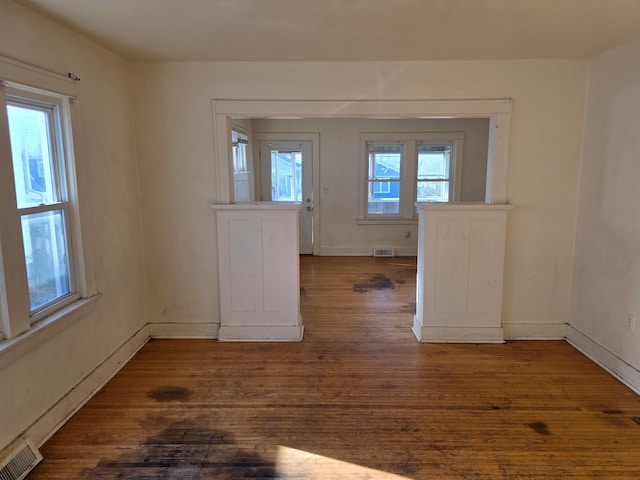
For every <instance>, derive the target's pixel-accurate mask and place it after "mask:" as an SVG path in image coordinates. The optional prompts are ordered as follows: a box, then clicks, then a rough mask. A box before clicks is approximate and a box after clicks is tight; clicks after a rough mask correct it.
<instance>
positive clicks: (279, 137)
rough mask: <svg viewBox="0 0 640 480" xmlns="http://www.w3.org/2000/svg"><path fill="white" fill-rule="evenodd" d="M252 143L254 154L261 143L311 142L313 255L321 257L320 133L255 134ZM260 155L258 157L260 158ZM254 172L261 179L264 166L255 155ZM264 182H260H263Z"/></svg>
mask: <svg viewBox="0 0 640 480" xmlns="http://www.w3.org/2000/svg"><path fill="white" fill-rule="evenodd" d="M250 140H251V142H252V144H253V145H252V147H253V151H254V152H260V142H261V141H273V142H288V141H294V142H311V165H312V174H311V175H312V184H313V227H312V228H313V238H314V240H313V254H314V255H320V253H319V252H320V250H319V248H320V247H319V245H318V244H319V243H320V242H319V240H320V239H321V238H322V236H321V234H320V232H321V224H320V201H321V198H320V133H318V132H309V133H304V132H293V133H282V132H273V133H271V132H253V135H252V136H251V139H250ZM259 155H260V154H259V153H258V157H259ZM253 160H254V171H255V172H256V176H255V177H254V178H255V179H261V178H262V177H261V175H262V172H261V169H262V165H261V164H260V161H256V158H255V155H254V159H253ZM261 181H262V180H260V182H261ZM258 184H259V182H256V189H255V192H254V193H255V196H256V197H255V198H260V195H259V193H260V192H259V191H258V190H259V189H258V188H257V185H258Z"/></svg>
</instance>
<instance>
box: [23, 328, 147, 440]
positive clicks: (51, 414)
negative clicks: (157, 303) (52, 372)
mask: <svg viewBox="0 0 640 480" xmlns="http://www.w3.org/2000/svg"><path fill="white" fill-rule="evenodd" d="M148 340H149V334H148V331H147V326H146V325H145V326H144V327H142V328H141V329H140V330H138V331H137V332H136V333H135V334H134V335H132V336H131V337H130V338H129V339H128V340H127V341H126V342H125V343H124V344H123V345H121V346H120V347H119V348H118V349H117V350H116V351H115V352H113V353H112V354H111V355H110V356H109V357H107V358H106V359H105V360H104V361H103V362H102V363H101V364H100V365H98V366H97V367H96V368H94V369H93V371H91V372H90V373H89V374H88V375H87V376H85V377H84V378H83V379H82V380H81V381H80V382H79V383H78V384H77V385H76V386H74V387H73V388H72V389H71V390H70V391H69V392H68V393H67V394H66V395H64V396H63V397H62V398H61V399H60V400H58V401H57V402H56V403H55V404H54V405H53V406H52V407H51V408H50V409H49V410H47V411H46V412H45V413H44V414H43V415H42V416H40V418H38V419H37V420H36V421H35V422H33V423H32V424H31V426H30V427H29V428H27V430H25V431H24V432H23V433H22V435H20V437H19V438H21V437H30V438H32V439H33V441H34V442H35V443H36V444H37V445H38V446H41V445H42V444H43V443H44V442H46V441H47V440H48V439H49V438H50V437H51V436H52V435H53V434H54V433H56V432H57V431H58V430H59V429H60V428H61V427H62V426H63V425H64V424H65V423H66V422H67V421H68V420H69V419H70V418H71V417H72V416H73V415H74V414H75V413H76V412H77V411H78V410H79V409H80V408H82V407H83V406H84V404H85V403H87V402H88V401H89V400H90V399H91V398H92V397H93V396H94V395H95V394H96V393H97V392H98V391H99V390H100V389H101V388H102V387H103V386H104V385H106V383H107V382H108V381H109V380H111V378H113V376H114V375H115V374H116V373H118V372H119V371H120V369H121V368H122V367H124V366H125V365H126V364H127V362H128V361H129V360H130V359H131V358H132V357H133V356H134V355H135V354H136V353H138V351H139V350H140V349H141V348H142V347H143V346H144V345H145V344H146V343H147V341H148Z"/></svg>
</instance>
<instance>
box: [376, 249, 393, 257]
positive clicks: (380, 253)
mask: <svg viewBox="0 0 640 480" xmlns="http://www.w3.org/2000/svg"><path fill="white" fill-rule="evenodd" d="M373 256H374V257H395V256H396V253H395V252H394V250H393V248H374V249H373Z"/></svg>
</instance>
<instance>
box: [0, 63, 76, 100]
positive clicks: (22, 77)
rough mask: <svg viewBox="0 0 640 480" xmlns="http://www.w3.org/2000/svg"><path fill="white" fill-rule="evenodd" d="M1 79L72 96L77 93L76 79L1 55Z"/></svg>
mask: <svg viewBox="0 0 640 480" xmlns="http://www.w3.org/2000/svg"><path fill="white" fill-rule="evenodd" d="M0 79H2V80H7V81H10V82H15V83H18V84H20V85H26V86H29V87H32V88H36V89H42V90H49V91H52V92H56V93H60V94H62V95H66V96H70V97H73V96H75V95H76V81H75V80H72V79H70V78H69V77H65V76H64V75H63V74H59V73H54V72H50V71H48V70H44V69H42V68H40V67H36V66H34V65H29V64H27V63H24V62H21V61H19V60H15V59H13V58H9V57H4V56H0Z"/></svg>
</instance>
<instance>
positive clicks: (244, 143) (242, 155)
mask: <svg viewBox="0 0 640 480" xmlns="http://www.w3.org/2000/svg"><path fill="white" fill-rule="evenodd" d="M248 145H249V136H248V135H247V134H246V133H245V132H244V131H242V130H240V129H237V128H235V127H234V128H233V130H232V131H231V149H232V153H233V173H242V172H246V171H247V147H248Z"/></svg>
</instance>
